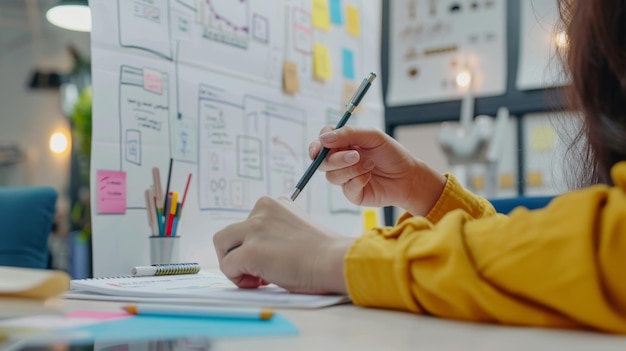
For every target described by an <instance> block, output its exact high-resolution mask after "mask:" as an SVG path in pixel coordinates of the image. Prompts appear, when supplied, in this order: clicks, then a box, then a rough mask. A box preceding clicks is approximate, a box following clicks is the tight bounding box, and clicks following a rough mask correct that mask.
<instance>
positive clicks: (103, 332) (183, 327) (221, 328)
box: [71, 314, 298, 341]
mask: <svg viewBox="0 0 626 351" xmlns="http://www.w3.org/2000/svg"><path fill="white" fill-rule="evenodd" d="M71 331H74V332H80V333H81V334H83V333H86V334H88V335H90V337H91V338H93V340H96V341H115V340H150V339H151V340H163V339H175V338H189V337H205V338H237V337H249V336H280V335H297V334H298V329H297V328H296V326H295V325H294V324H293V323H291V322H290V321H289V320H288V319H287V318H285V317H282V316H280V315H276V314H275V315H274V317H272V319H270V320H249V319H248V320H246V319H230V318H195V317H166V316H147V315H146V316H134V317H129V318H123V319H117V320H113V321H108V322H103V323H97V324H92V325H88V326H84V327H79V328H72V329H71ZM86 338H88V337H86Z"/></svg>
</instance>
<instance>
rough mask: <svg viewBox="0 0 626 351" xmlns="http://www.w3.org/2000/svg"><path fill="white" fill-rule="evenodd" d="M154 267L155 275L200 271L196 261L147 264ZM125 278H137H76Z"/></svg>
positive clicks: (120, 277)
mask: <svg viewBox="0 0 626 351" xmlns="http://www.w3.org/2000/svg"><path fill="white" fill-rule="evenodd" d="M148 267H151V268H154V269H155V272H154V273H153V274H150V275H151V276H157V275H177V274H196V273H198V272H200V264H198V263H195V262H194V263H162V264H153V265H151V266H148ZM126 278H137V276H136V275H134V274H131V275H120V276H115V277H95V278H84V279H78V280H105V279H126Z"/></svg>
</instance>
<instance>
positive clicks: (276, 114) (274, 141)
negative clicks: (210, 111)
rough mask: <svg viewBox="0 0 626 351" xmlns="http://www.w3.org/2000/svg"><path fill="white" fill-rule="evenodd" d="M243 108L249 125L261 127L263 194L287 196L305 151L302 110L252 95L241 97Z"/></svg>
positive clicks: (300, 169) (304, 125)
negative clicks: (264, 164)
mask: <svg viewBox="0 0 626 351" xmlns="http://www.w3.org/2000/svg"><path fill="white" fill-rule="evenodd" d="M244 109H245V112H244V113H245V118H246V120H249V121H248V123H249V124H252V125H254V126H255V128H259V127H258V126H260V128H264V130H262V132H263V133H264V135H265V136H264V138H263V140H264V143H265V145H266V146H265V150H267V157H266V160H267V167H266V169H267V172H268V174H269V179H268V192H267V194H268V195H270V196H280V195H288V194H289V192H291V191H292V190H293V189H294V187H295V186H296V183H297V181H298V179H299V178H300V176H301V175H302V172H303V165H304V162H305V160H304V154H303V150H306V146H307V143H306V139H307V137H306V120H305V117H306V115H305V113H304V110H302V109H299V108H295V107H291V106H287V105H282V104H278V103H275V102H272V101H269V100H263V99H259V98H256V97H252V96H246V97H244ZM303 195H304V194H303Z"/></svg>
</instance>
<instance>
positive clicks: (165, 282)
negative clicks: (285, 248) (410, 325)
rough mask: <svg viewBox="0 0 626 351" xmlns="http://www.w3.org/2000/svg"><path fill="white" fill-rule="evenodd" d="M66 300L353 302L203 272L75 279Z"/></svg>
mask: <svg viewBox="0 0 626 351" xmlns="http://www.w3.org/2000/svg"><path fill="white" fill-rule="evenodd" d="M64 297H65V298H70V299H87V300H107V301H130V302H164V303H165V302H167V303H181V304H210V305H237V306H263V307H274V308H280V307H294V308H320V307H325V306H331V305H336V304H340V303H345V302H349V301H350V300H349V298H348V297H347V296H345V295H310V294H293V293H290V292H288V291H287V290H285V289H283V288H280V287H278V286H275V285H268V286H264V287H260V288H258V289H239V288H237V287H236V286H235V285H234V284H233V283H232V282H231V281H230V280H228V278H226V277H225V276H223V275H221V274H217V273H212V272H204V271H201V272H199V273H197V274H183V275H162V276H143V277H136V276H130V275H129V276H121V277H107V278H93V279H75V280H72V281H71V282H70V291H68V292H67V293H65V294H64Z"/></svg>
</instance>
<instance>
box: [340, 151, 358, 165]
mask: <svg viewBox="0 0 626 351" xmlns="http://www.w3.org/2000/svg"><path fill="white" fill-rule="evenodd" d="M343 160H344V161H346V162H348V163H355V162H356V161H358V160H359V153H358V152H356V151H349V152H348V153H347V154H345V155H344V156H343Z"/></svg>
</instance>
